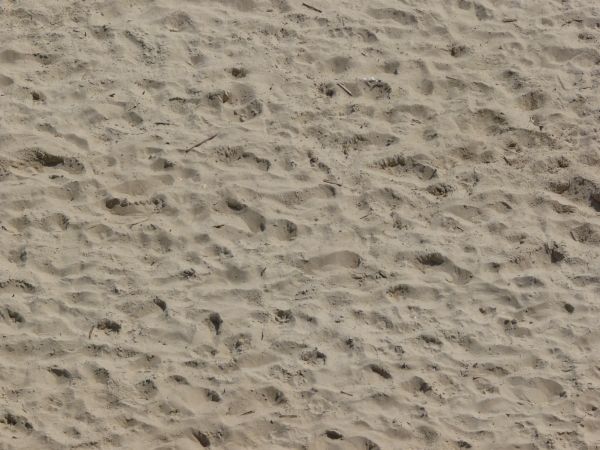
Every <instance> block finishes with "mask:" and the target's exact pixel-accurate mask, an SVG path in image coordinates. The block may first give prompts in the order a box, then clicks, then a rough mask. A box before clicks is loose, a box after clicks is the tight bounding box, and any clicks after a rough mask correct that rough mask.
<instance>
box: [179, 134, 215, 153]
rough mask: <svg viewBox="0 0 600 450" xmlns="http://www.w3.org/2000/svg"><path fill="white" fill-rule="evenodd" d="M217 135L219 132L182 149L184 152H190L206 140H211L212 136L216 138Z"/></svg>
mask: <svg viewBox="0 0 600 450" xmlns="http://www.w3.org/2000/svg"><path fill="white" fill-rule="evenodd" d="M218 135H219V133H215V134H213V135H212V136H209V137H207V138H206V139H204V140H202V141H200V142H198V143H197V144H196V145H192V146H191V147H190V148H186V149H185V150H184V152H185V153H189V152H191V151H192V150H195V149H197V148H198V147H200V146H201V145H204V144H206V143H207V142H209V141H212V140H213V139H214V138H216V137H217V136H218Z"/></svg>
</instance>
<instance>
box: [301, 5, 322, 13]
mask: <svg viewBox="0 0 600 450" xmlns="http://www.w3.org/2000/svg"><path fill="white" fill-rule="evenodd" d="M302 6H304V7H305V8H308V9H312V10H313V11H316V12H318V13H322V12H323V11H321V10H320V9H319V8H315V7H314V6H311V5H309V4H308V3H302Z"/></svg>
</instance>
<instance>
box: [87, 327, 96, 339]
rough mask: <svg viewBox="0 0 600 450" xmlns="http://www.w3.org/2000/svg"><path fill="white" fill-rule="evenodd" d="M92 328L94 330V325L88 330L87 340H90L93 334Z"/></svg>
mask: <svg viewBox="0 0 600 450" xmlns="http://www.w3.org/2000/svg"><path fill="white" fill-rule="evenodd" d="M94 328H96V325H92V328H90V332H89V334H88V339H91V338H92V333H93V332H94Z"/></svg>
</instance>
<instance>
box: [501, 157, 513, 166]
mask: <svg viewBox="0 0 600 450" xmlns="http://www.w3.org/2000/svg"><path fill="white" fill-rule="evenodd" d="M502 158H503V159H504V161H506V164H508V165H509V166H512V162H511V160H510V159H508V158H507V157H506V156H503V157H502Z"/></svg>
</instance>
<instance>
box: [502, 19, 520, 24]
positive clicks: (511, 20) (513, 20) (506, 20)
mask: <svg viewBox="0 0 600 450" xmlns="http://www.w3.org/2000/svg"><path fill="white" fill-rule="evenodd" d="M516 21H517V19H502V22H504V23H512V22H516Z"/></svg>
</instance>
